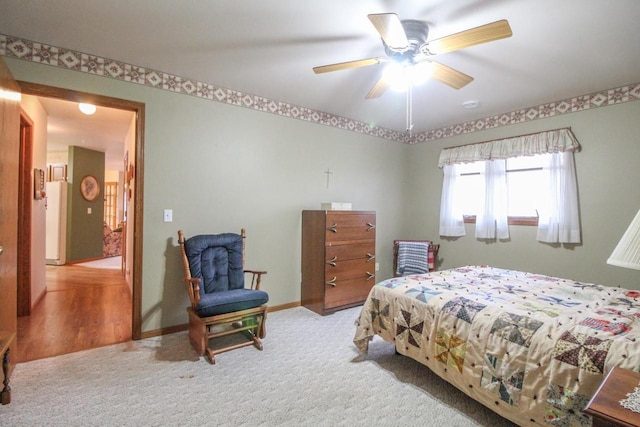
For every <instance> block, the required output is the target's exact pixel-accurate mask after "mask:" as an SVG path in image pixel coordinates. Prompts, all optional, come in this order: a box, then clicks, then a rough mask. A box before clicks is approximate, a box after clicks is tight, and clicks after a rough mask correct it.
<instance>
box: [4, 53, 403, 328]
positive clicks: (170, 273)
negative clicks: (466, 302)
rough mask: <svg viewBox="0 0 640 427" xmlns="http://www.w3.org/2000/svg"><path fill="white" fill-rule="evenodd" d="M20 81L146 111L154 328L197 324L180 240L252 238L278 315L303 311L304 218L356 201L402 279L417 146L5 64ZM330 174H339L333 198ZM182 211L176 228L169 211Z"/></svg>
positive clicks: (148, 315) (148, 318)
mask: <svg viewBox="0 0 640 427" xmlns="http://www.w3.org/2000/svg"><path fill="white" fill-rule="evenodd" d="M4 60H5V61H6V63H7V65H8V66H9V68H10V69H11V71H12V73H13V75H14V76H15V78H16V79H18V80H25V81H31V82H35V83H40V84H46V85H50V86H56V87H62V88H68V89H74V90H81V91H84V92H90V93H96V94H100V95H106V96H112V97H116V98H123V99H128V100H133V101H137V102H142V103H144V104H145V105H146V107H145V114H146V117H145V123H146V127H145V145H144V229H143V230H142V240H143V259H142V265H143V268H142V270H143V271H142V322H143V323H142V330H143V331H149V330H154V329H158V328H160V327H168V326H173V325H178V324H184V323H186V322H187V316H186V311H185V307H187V305H188V304H189V302H188V298H187V294H186V291H185V288H184V283H183V280H182V278H183V272H182V265H181V263H180V258H179V256H180V255H179V250H178V246H177V232H178V230H179V229H182V230H184V232H185V235H186V236H187V237H188V236H192V235H194V234H201V233H220V232H229V231H236V232H239V231H240V228H243V227H244V228H246V230H247V254H246V255H247V263H246V264H247V267H249V268H255V269H264V270H267V271H268V274H267V275H266V276H265V277H264V279H263V287H264V289H265V290H266V291H267V292H269V296H270V301H269V304H270V305H280V304H286V303H292V302H298V301H300V276H301V273H300V251H301V247H300V239H301V230H300V228H301V212H302V210H304V209H319V208H320V204H321V203H322V202H330V201H334V202H351V203H352V204H353V208H354V209H360V210H375V211H376V212H377V230H376V232H377V245H376V246H377V247H376V251H377V257H378V260H379V263H380V271H379V272H378V273H379V274H378V277H379V278H387V277H390V276H391V275H392V273H391V269H392V246H393V239H395V238H396V237H397V235H398V234H399V232H400V229H401V227H402V223H403V209H402V203H403V201H404V198H405V197H404V182H405V179H404V165H405V163H406V156H407V154H408V151H407V146H406V145H405V144H401V143H398V142H393V141H389V140H384V139H381V138H377V137H371V136H367V135H361V134H357V133H354V132H350V131H345V130H340V129H336V128H333V127H328V126H322V125H317V124H313V123H309V122H305V121H302V120H295V119H288V118H285V117H281V116H277V115H273V114H269V113H264V112H260V111H256V110H250V109H246V108H241V107H236V106H231V105H226V104H222V103H219V102H213V101H208V100H205V99H201V98H196V97H190V96H185V95H179V94H175V93H171V92H168V91H163V90H158V89H153V88H149V87H146V86H141V85H135V84H131V83H126V82H123V81H118V80H113V79H108V78H102V77H98V76H93V75H89V74H83V73H78V72H73V71H69V70H63V69H58V68H54V67H48V66H43V65H40V64H35V63H30V62H25V61H20V60H15V59H12V58H4ZM327 168H329V169H330V170H331V172H332V175H331V178H330V184H329V188H327V175H326V174H325V173H324V172H325V171H326V170H327ZM164 209H173V222H172V223H165V222H163V210H164Z"/></svg>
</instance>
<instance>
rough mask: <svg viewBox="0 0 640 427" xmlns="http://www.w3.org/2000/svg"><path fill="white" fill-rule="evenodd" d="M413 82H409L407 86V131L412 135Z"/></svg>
mask: <svg viewBox="0 0 640 427" xmlns="http://www.w3.org/2000/svg"><path fill="white" fill-rule="evenodd" d="M412 89H413V84H411V82H409V85H408V86H407V131H406V132H407V133H408V134H409V136H411V130H412V129H413V118H412V116H413V91H412Z"/></svg>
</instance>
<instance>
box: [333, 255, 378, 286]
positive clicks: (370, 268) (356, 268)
mask: <svg viewBox="0 0 640 427" xmlns="http://www.w3.org/2000/svg"><path fill="white" fill-rule="evenodd" d="M375 268H376V265H375V262H374V261H367V260H366V258H358V259H349V260H345V261H338V262H336V263H335V266H334V265H333V263H327V264H325V266H324V277H325V281H327V282H328V281H331V280H334V279H337V280H342V279H352V278H356V277H360V278H368V277H371V276H372V275H374V276H375ZM372 280H373V279H372Z"/></svg>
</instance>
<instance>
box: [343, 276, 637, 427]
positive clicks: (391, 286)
mask: <svg viewBox="0 0 640 427" xmlns="http://www.w3.org/2000/svg"><path fill="white" fill-rule="evenodd" d="M639 297H640V292H638V291H632V290H628V289H623V288H614V287H606V286H601V285H597V284H591V283H583V282H578V281H575V280H565V279H559V278H554V277H549V276H544V275H540V274H532V273H525V272H520V271H512V270H504V269H498V268H491V267H473V266H469V267H463V268H456V269H452V270H444V271H438V272H432V273H428V274H420V275H412V276H407V277H397V278H393V279H389V280H385V281H382V282H380V283H378V284H376V285H375V286H374V287H373V288H372V289H371V292H370V294H369V296H368V298H367V300H366V302H365V304H364V306H363V308H362V311H361V313H360V317H359V320H358V322H357V328H356V334H355V337H354V343H355V344H356V346H357V347H358V348H359V349H360V350H361V351H363V352H366V351H367V349H368V345H369V341H370V340H371V339H372V338H373V336H374V335H378V336H380V337H381V338H382V339H384V340H385V341H389V342H394V343H395V346H396V350H397V351H398V352H399V353H401V354H404V355H407V356H409V357H412V358H413V359H415V360H417V361H418V362H420V363H422V364H424V365H426V366H427V367H429V368H430V369H431V370H433V371H434V372H435V373H437V374H438V375H439V376H440V377H442V378H443V379H445V380H446V381H448V382H449V383H451V384H453V385H454V386H455V387H457V388H459V389H460V390H462V391H463V392H465V393H466V394H467V395H469V396H471V397H472V398H474V399H476V400H477V401H479V402H481V403H482V404H484V405H485V406H487V407H489V408H491V409H492V410H494V411H496V412H497V413H499V414H500V415H502V416H504V417H505V418H507V419H510V420H511V421H513V422H515V423H517V424H520V425H533V424H539V425H557V426H574V425H575V426H590V425H591V417H590V416H588V415H586V414H584V413H583V412H582V410H583V409H584V408H585V406H586V405H587V403H588V402H589V400H590V398H591V397H592V396H593V395H594V394H595V392H596V390H597V389H598V386H599V385H600V383H601V382H602V380H603V379H604V376H605V375H606V374H607V373H608V372H609V370H611V368H612V367H613V366H616V365H617V366H621V367H624V368H628V369H633V370H636V371H638V370H640V298H639Z"/></svg>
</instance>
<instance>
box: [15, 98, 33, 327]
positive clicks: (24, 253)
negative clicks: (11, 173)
mask: <svg viewBox="0 0 640 427" xmlns="http://www.w3.org/2000/svg"><path fill="white" fill-rule="evenodd" d="M18 164H19V165H20V166H19V168H20V179H19V180H18V212H20V214H19V215H18V265H17V269H18V270H17V278H18V302H17V304H18V317H20V316H28V315H29V314H30V313H31V238H32V232H31V212H32V199H33V194H34V188H33V185H32V184H31V183H32V179H35V177H34V176H33V174H34V172H33V121H32V120H31V118H30V117H29V116H28V115H27V113H26V112H25V111H24V110H22V108H21V109H20V158H19V160H18Z"/></svg>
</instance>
